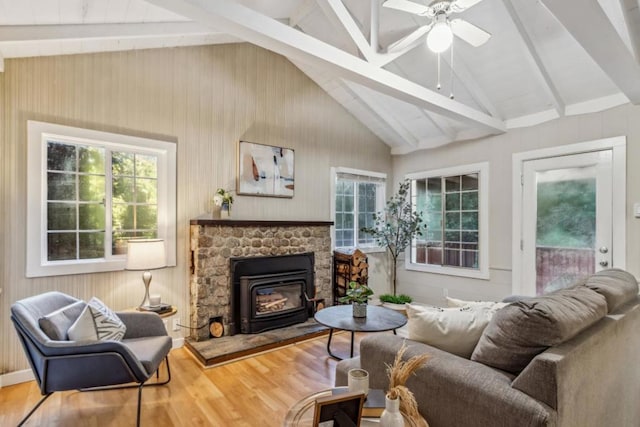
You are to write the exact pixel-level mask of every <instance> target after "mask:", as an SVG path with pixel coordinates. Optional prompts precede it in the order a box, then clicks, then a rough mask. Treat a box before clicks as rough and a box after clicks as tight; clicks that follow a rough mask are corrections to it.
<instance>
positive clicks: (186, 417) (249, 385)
mask: <svg viewBox="0 0 640 427" xmlns="http://www.w3.org/2000/svg"><path fill="white" fill-rule="evenodd" d="M361 337H362V335H361V334H356V347H355V348H356V349H357V348H358V346H357V343H358V342H359V341H360V339H361ZM326 342H327V337H326V336H325V337H319V338H315V339H312V340H309V341H305V342H300V343H296V344H294V345H290V346H287V347H284V348H280V349H276V350H272V351H270V352H266V353H263V354H259V355H254V356H252V357H249V358H246V359H243V360H238V361H235V362H228V363H226V364H222V365H218V366H214V367H209V368H203V367H202V365H201V364H200V363H199V362H197V361H196V360H195V358H194V357H193V356H192V355H191V354H189V352H188V351H187V350H186V349H184V348H181V349H176V350H173V351H172V352H171V354H170V356H169V357H170V363H171V373H172V380H171V382H170V383H169V384H168V385H167V386H162V387H147V388H145V389H144V391H143V393H142V425H143V426H151V427H164V426H185V427H187V426H188V427H192V426H220V427H228V426H229V427H256V426H259V427H270V426H274V427H275V426H281V425H282V420H283V419H284V416H285V414H286V413H287V410H288V409H289V408H290V407H291V406H292V405H293V404H294V403H295V402H296V401H298V400H299V399H300V398H302V397H304V396H306V395H308V394H310V393H313V392H316V391H319V390H322V389H325V388H328V387H331V386H332V385H333V383H334V370H335V366H336V363H337V362H336V361H335V360H334V359H332V358H330V357H329V356H328V355H327V351H326ZM332 344H333V345H332V350H333V351H334V354H339V355H344V356H346V355H348V352H349V334H348V333H339V334H335V335H334V340H333V343H332ZM161 370H162V373H163V374H164V367H162V368H161ZM136 396H137V390H136V389H126V390H111V391H99V392H90V393H82V392H78V391H67V392H59V393H54V394H53V396H51V397H50V398H49V399H48V400H47V401H46V402H45V403H44V404H43V405H42V406H41V407H40V408H39V409H38V410H37V411H36V413H35V414H34V415H32V416H31V418H30V419H29V422H28V423H27V424H26V426H46V427H55V426H64V427H67V426H70V427H75V426H82V427H105V426H108V427H115V426H118V427H119V426H127V425H131V426H133V425H135V416H136ZM40 398H41V395H40V392H39V390H38V386H37V384H36V383H35V382H34V381H31V382H28V383H23V384H17V385H14V386H9V387H4V388H1V389H0V425H2V426H15V425H16V424H17V423H18V422H19V421H20V419H21V418H22V417H23V416H24V415H25V414H26V413H27V412H28V411H29V410H30V409H31V408H32V407H33V405H35V404H36V403H37V402H38V400H39V399H40Z"/></svg>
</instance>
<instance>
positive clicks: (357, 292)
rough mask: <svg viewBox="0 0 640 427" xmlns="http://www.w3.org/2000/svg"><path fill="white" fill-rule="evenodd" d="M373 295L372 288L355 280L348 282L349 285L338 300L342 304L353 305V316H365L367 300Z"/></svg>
mask: <svg viewBox="0 0 640 427" xmlns="http://www.w3.org/2000/svg"><path fill="white" fill-rule="evenodd" d="M371 295H373V290H372V289H371V288H370V287H368V286H367V285H361V284H360V283H357V282H349V287H348V288H347V291H346V292H345V295H344V296H343V297H340V298H339V299H338V301H340V302H341V303H343V304H348V303H351V305H352V307H353V317H367V301H369V299H370V298H371Z"/></svg>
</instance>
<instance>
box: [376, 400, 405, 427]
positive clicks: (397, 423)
mask: <svg viewBox="0 0 640 427" xmlns="http://www.w3.org/2000/svg"><path fill="white" fill-rule="evenodd" d="M384 402H385V407H384V411H382V414H381V415H380V427H404V418H403V417H402V413H401V412H400V398H399V397H397V398H395V399H389V396H385V397H384Z"/></svg>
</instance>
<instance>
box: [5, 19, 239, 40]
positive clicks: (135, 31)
mask: <svg viewBox="0 0 640 427" xmlns="http://www.w3.org/2000/svg"><path fill="white" fill-rule="evenodd" d="M213 32H214V31H212V30H211V29H208V28H206V27H203V26H202V25H198V24H195V23H192V22H152V23H146V24H76V25H12V26H0V42H2V43H6V42H17V41H37V40H64V39H87V38H88V39H92V38H112V39H113V38H123V37H144V36H153V35H176V34H211V33H213ZM225 36H226V35H225Z"/></svg>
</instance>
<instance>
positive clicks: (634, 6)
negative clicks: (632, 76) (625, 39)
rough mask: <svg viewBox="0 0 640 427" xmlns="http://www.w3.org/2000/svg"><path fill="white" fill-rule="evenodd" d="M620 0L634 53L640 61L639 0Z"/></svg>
mask: <svg viewBox="0 0 640 427" xmlns="http://www.w3.org/2000/svg"><path fill="white" fill-rule="evenodd" d="M619 1H620V8H621V9H622V15H623V16H624V22H625V24H626V27H627V34H629V39H630V40H631V48H632V49H633V54H634V55H635V56H636V61H640V6H639V5H638V0H619Z"/></svg>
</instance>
